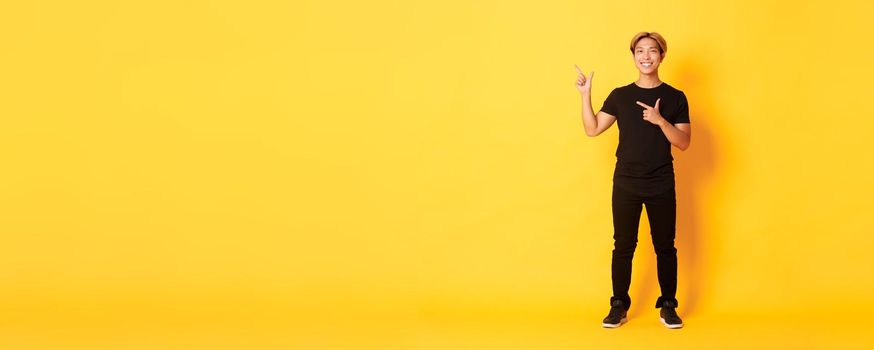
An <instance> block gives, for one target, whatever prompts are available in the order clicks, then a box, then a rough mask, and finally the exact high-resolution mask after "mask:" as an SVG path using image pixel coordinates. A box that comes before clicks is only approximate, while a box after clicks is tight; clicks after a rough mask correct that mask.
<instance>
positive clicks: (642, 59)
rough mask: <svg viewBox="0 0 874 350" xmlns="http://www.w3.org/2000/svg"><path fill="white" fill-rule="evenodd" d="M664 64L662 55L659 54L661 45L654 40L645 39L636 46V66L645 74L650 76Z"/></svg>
mask: <svg viewBox="0 0 874 350" xmlns="http://www.w3.org/2000/svg"><path fill="white" fill-rule="evenodd" d="M661 63H662V55H661V54H660V53H659V44H658V43H657V42H656V41H655V40H654V39H653V38H643V39H640V40H639V41H638V42H637V45H635V46H634V64H635V65H636V66H637V69H638V70H640V72H641V73H643V74H650V73H652V72H655V71H657V70H658V68H659V64H661Z"/></svg>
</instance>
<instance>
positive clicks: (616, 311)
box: [609, 306, 624, 317]
mask: <svg viewBox="0 0 874 350" xmlns="http://www.w3.org/2000/svg"><path fill="white" fill-rule="evenodd" d="M622 311H624V309H623V308H622V307H621V306H614V307H611V308H610V314H609V317H622Z"/></svg>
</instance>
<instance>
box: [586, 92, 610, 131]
mask: <svg viewBox="0 0 874 350" xmlns="http://www.w3.org/2000/svg"><path fill="white" fill-rule="evenodd" d="M580 95H581V96H582V98H583V128H585V130H586V136H589V137H595V136H598V135H600V134H601V133H602V132H604V131H605V130H607V129H609V128H610V126H611V125H613V122H615V121H616V117H615V116H612V115H610V114H607V113H605V112H603V111H599V112H598V114H597V115H596V114H595V112H594V110H592V96H591V93H590V92H589V91H587V92H584V93H582V94H580Z"/></svg>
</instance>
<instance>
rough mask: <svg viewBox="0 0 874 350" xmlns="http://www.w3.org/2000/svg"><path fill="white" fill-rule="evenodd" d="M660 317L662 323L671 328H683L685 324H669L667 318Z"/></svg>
mask: <svg viewBox="0 0 874 350" xmlns="http://www.w3.org/2000/svg"><path fill="white" fill-rule="evenodd" d="M659 319H660V320H662V324H663V325H665V327H668V328H671V329H676V328H683V324H682V323H680V324H668V323H667V322H665V319H664V318H661V317H659Z"/></svg>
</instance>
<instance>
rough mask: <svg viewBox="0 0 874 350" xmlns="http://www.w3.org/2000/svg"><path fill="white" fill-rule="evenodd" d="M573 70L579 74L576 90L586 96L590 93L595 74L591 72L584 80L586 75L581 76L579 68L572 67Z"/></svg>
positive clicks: (581, 72)
mask: <svg viewBox="0 0 874 350" xmlns="http://www.w3.org/2000/svg"><path fill="white" fill-rule="evenodd" d="M574 68H576V70H577V73H579V76H577V90H580V93H581V94H588V93H590V92H592V78H593V77H595V72H594V71H593V72H592V73H591V74H590V75H589V77H588V78H586V75H585V74H583V71H582V70H581V69H580V67H578V66H577V65H574Z"/></svg>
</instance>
